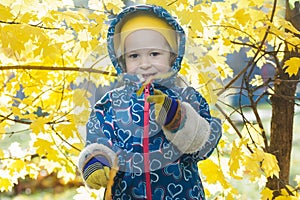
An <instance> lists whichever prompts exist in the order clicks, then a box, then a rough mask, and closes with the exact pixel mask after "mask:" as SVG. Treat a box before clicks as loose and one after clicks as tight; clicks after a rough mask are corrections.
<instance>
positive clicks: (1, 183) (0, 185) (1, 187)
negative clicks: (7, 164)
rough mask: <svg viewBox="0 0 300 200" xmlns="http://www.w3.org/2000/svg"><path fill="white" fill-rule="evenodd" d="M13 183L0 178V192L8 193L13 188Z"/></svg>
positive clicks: (7, 179)
mask: <svg viewBox="0 0 300 200" xmlns="http://www.w3.org/2000/svg"><path fill="white" fill-rule="evenodd" d="M13 185H14V184H13V182H12V181H11V179H10V178H2V177H0V191H1V192H4V191H8V190H10V189H11V188H12V187H13Z"/></svg>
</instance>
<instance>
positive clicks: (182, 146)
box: [163, 102, 210, 153]
mask: <svg viewBox="0 0 300 200" xmlns="http://www.w3.org/2000/svg"><path fill="white" fill-rule="evenodd" d="M183 107H184V109H183ZM181 108H182V109H181V110H186V119H185V122H184V123H183V124H182V128H180V129H178V131H176V132H173V131H170V130H168V129H167V128H166V127H163V129H164V133H165V135H166V137H167V139H168V140H169V141H170V142H171V143H172V144H174V146H176V147H177V148H178V149H179V150H180V151H181V152H182V153H194V152H196V151H198V150H199V149H201V147H202V146H203V145H204V144H205V142H206V141H207V140H208V138H209V135H210V125H209V123H208V121H206V119H204V118H203V117H201V116H200V115H199V114H198V113H197V112H196V111H195V109H194V108H193V107H192V106H191V105H190V104H188V103H185V102H182V103H181Z"/></svg>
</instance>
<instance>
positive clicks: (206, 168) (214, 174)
mask: <svg viewBox="0 0 300 200" xmlns="http://www.w3.org/2000/svg"><path fill="white" fill-rule="evenodd" d="M198 167H199V168H200V169H201V172H202V174H203V175H204V176H205V178H206V179H205V180H206V182H207V183H209V184H216V183H218V182H219V183H220V184H221V185H222V186H223V187H224V188H226V189H228V188H229V187H230V186H229V183H228V182H227V180H226V179H225V177H224V174H223V172H222V170H221V169H220V167H219V166H218V165H217V164H215V163H214V162H213V161H212V160H210V159H207V160H204V161H201V162H199V163H198Z"/></svg>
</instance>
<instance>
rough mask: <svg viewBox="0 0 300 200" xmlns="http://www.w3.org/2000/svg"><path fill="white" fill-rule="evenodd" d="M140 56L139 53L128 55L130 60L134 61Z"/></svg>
mask: <svg viewBox="0 0 300 200" xmlns="http://www.w3.org/2000/svg"><path fill="white" fill-rule="evenodd" d="M138 56H139V55H138V54H137V53H132V54H129V55H128V58H131V59H134V58H137V57H138Z"/></svg>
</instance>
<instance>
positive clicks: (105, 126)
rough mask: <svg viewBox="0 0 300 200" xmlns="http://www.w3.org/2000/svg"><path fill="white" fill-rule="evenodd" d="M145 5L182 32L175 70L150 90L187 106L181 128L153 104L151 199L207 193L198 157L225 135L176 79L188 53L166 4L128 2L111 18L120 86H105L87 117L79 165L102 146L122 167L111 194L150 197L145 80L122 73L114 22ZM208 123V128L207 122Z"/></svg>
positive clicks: (200, 101)
mask: <svg viewBox="0 0 300 200" xmlns="http://www.w3.org/2000/svg"><path fill="white" fill-rule="evenodd" d="M139 11H147V12H151V13H154V14H155V15H157V16H158V17H161V18H163V19H165V20H166V21H167V22H168V23H169V24H170V25H171V26H172V27H173V28H174V30H176V32H177V33H178V37H179V41H178V45H179V48H178V49H179V52H178V56H177V58H176V61H175V62H174V64H173V66H172V69H171V70H172V71H173V72H175V75H173V76H171V77H170V78H167V79H161V80H155V81H154V82H153V83H152V85H151V88H150V94H152V93H153V90H154V89H158V90H160V91H162V92H163V93H165V94H167V95H168V96H169V97H172V98H174V99H178V100H179V101H180V102H181V104H182V105H181V106H183V107H184V108H185V109H186V120H185V121H184V124H182V126H181V127H180V129H179V130H178V131H177V132H170V131H168V130H166V129H164V127H162V126H160V125H159V124H158V123H157V122H156V121H155V113H154V105H150V123H149V124H150V125H149V131H150V132H149V157H150V163H149V168H150V178H151V193H152V199H155V200H156V199H158V200H159V199H170V200H171V199H205V195H204V189H203V186H202V183H201V179H200V177H199V173H198V167H197V162H198V161H200V160H203V159H206V158H207V157H208V156H209V155H210V154H211V153H212V151H213V150H214V148H215V147H216V146H217V144H218V141H219V139H220V137H221V129H220V127H221V125H220V122H219V121H218V120H215V119H213V118H212V117H211V115H210V112H209V106H208V104H207V102H206V101H205V99H204V98H203V97H202V96H201V94H200V93H199V92H197V91H196V90H195V89H194V88H192V87H179V86H177V84H176V80H177V72H178V71H179V70H180V64H181V61H182V58H183V54H184V45H185V34H184V31H183V29H182V28H181V26H180V25H179V24H178V23H177V21H176V20H175V19H174V18H173V17H172V16H171V15H170V14H169V13H168V12H167V11H166V10H164V9H163V8H161V7H158V6H150V5H139V6H133V7H128V8H126V9H125V10H123V11H122V12H121V13H120V14H119V15H118V16H116V18H114V20H113V21H112V22H111V25H110V28H109V30H108V50H109V53H110V58H111V61H112V63H113V65H114V66H115V68H116V71H117V73H118V75H120V77H122V78H121V79H122V80H121V81H120V82H121V84H119V85H120V86H118V87H116V88H115V89H113V90H111V91H109V92H107V93H106V94H105V95H104V96H103V97H102V98H101V99H100V100H99V101H98V102H97V103H96V105H95V106H94V109H93V112H92V114H91V116H90V119H89V121H88V123H87V138H86V147H85V149H84V150H83V151H82V152H81V155H80V163H79V166H80V167H82V166H83V165H84V163H86V162H87V161H86V160H85V159H87V157H89V156H87V155H90V154H91V152H101V154H102V155H105V156H106V157H107V158H108V159H110V160H111V162H113V160H115V158H117V160H118V166H119V171H118V172H117V175H116V176H115V178H114V184H113V186H112V199H124V200H128V199H146V184H149V183H146V180H145V173H144V172H145V170H144V169H145V166H144V165H145V164H144V154H143V152H144V146H143V134H144V120H143V117H144V104H145V101H144V95H143V94H142V95H140V96H138V95H137V94H136V92H137V90H138V89H139V88H140V87H141V85H142V83H141V82H140V81H139V79H138V78H137V77H136V76H134V75H128V74H125V73H124V70H123V67H122V65H121V64H120V63H119V62H118V59H117V57H116V53H115V49H114V39H113V38H114V36H115V34H116V33H115V30H116V26H117V25H118V24H119V23H120V22H122V20H123V19H124V17H126V15H128V14H129V13H133V12H139ZM207 127H208V128H207Z"/></svg>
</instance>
